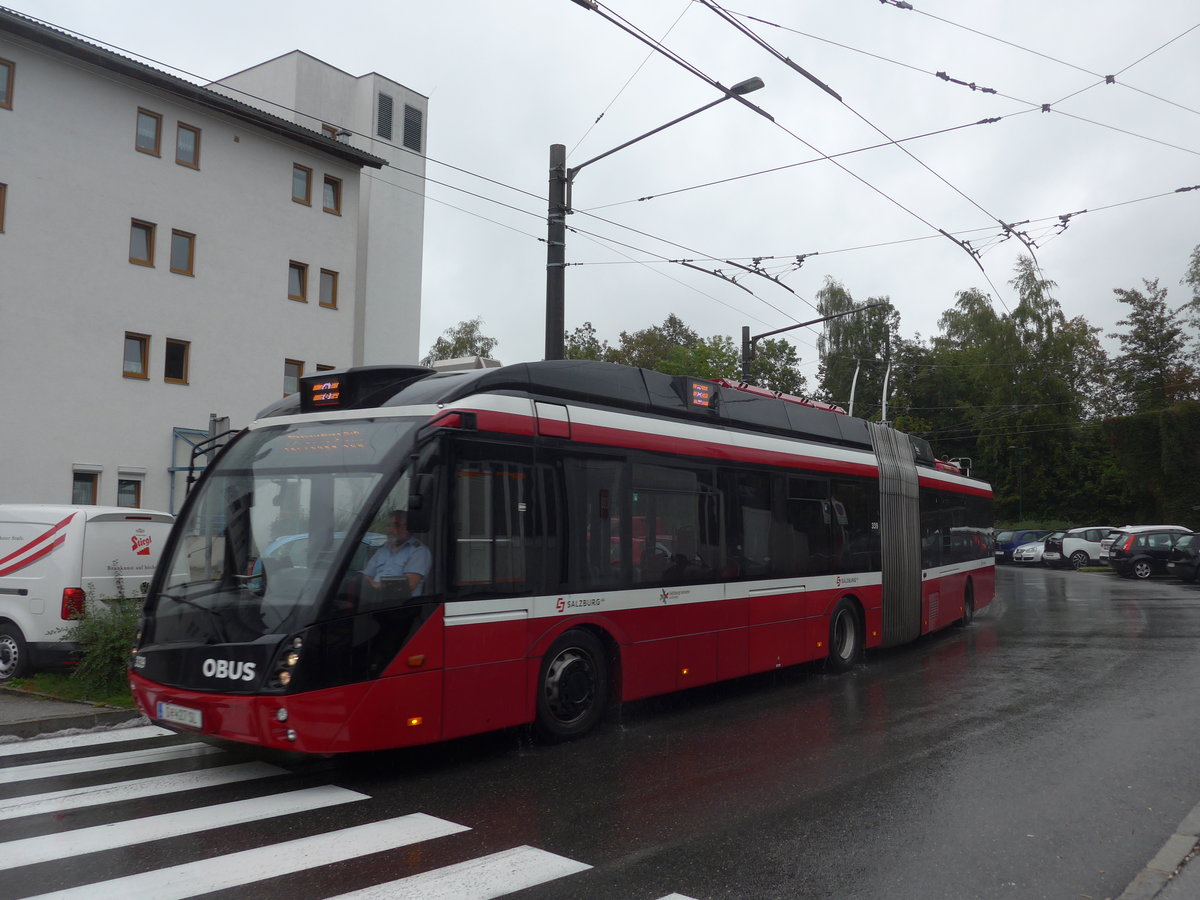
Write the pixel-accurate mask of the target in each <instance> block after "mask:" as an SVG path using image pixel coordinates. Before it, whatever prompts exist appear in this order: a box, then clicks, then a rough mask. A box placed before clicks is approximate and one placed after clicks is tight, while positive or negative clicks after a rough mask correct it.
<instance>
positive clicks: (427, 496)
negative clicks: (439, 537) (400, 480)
mask: <svg viewBox="0 0 1200 900" xmlns="http://www.w3.org/2000/svg"><path fill="white" fill-rule="evenodd" d="M433 494H434V484H433V476H432V475H429V474H425V475H418V476H416V478H414V479H413V483H412V487H411V488H410V489H409V492H408V530H409V531H414V532H418V533H421V532H426V531H428V530H429V528H430V526H431V525H432V524H433Z"/></svg>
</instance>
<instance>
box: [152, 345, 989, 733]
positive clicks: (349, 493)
mask: <svg viewBox="0 0 1200 900" xmlns="http://www.w3.org/2000/svg"><path fill="white" fill-rule="evenodd" d="M397 511H404V512H405V513H406V514H407V530H408V531H409V532H410V533H411V534H412V539H415V541H416V542H417V545H419V546H420V547H423V548H424V550H423V551H421V552H419V553H417V554H415V555H417V556H423V557H424V566H423V568H425V569H426V571H424V572H420V573H418V572H408V571H405V572H402V573H393V574H392V575H391V576H389V577H381V578H374V577H368V576H369V575H370V573H371V572H372V567H371V562H372V559H373V558H374V557H375V555H376V554H377V553H380V548H381V547H383V546H384V544H385V543H387V542H388V541H389V537H388V535H389V527H390V528H391V529H392V530H393V531H395V530H397V524H396V522H395V519H396V516H395V513H396V512H397ZM990 526H991V491H990V488H989V486H988V485H987V484H986V483H984V482H982V481H978V480H975V479H973V478H971V477H970V475H969V471H968V470H967V467H965V466H959V465H953V464H947V463H942V462H938V461H935V460H934V458H933V455H932V453H931V452H930V449H929V445H928V444H927V443H926V442H925V441H923V440H919V439H916V438H911V437H909V436H908V435H905V434H902V433H900V432H897V431H895V430H893V429H891V428H889V427H886V426H883V425H878V424H872V423H869V422H865V421H863V420H861V419H855V418H852V417H850V416H847V415H845V414H843V413H842V412H841V411H840V410H837V409H835V408H833V407H822V406H821V405H820V404H814V403H807V402H805V401H802V400H799V399H798V398H795V397H788V396H786V395H784V396H779V395H776V394H774V393H772V392H769V391H765V390H762V389H759V388H752V387H748V386H746V385H737V384H733V383H729V382H723V381H718V382H713V381H706V380H702V379H697V378H686V377H672V376H668V375H662V374H659V373H657V372H652V371H648V370H645V369H635V368H627V367H624V366H615V365H610V364H607V363H597V362H578V361H569V360H559V361H549V362H535V363H527V364H520V365H511V366H505V367H501V368H495V369H478V370H473V371H465V372H438V373H435V372H433V371H431V370H429V369H425V368H420V367H415V366H403V367H379V366H376V367H365V368H358V369H349V370H346V371H344V372H339V373H329V372H325V373H321V374H320V375H318V376H314V377H306V378H303V379H301V390H300V392H299V393H298V394H294V395H292V396H291V397H288V398H285V399H284V400H283V401H280V402H279V403H276V404H275V405H274V406H272V407H270V408H268V409H266V410H264V411H263V412H262V413H261V414H260V417H259V419H258V420H257V421H256V422H254V424H252V425H250V426H249V427H248V428H246V429H245V430H243V431H241V432H240V433H238V434H237V435H236V436H234V437H233V438H232V439H230V440H229V441H228V442H227V443H226V444H225V446H224V447H223V448H221V450H220V452H219V453H218V454H217V456H216V458H215V459H214V460H213V461H212V462H211V463H210V464H209V465H208V467H207V468H206V470H205V471H204V473H203V475H202V477H201V478H200V480H199V482H198V483H197V485H196V487H195V489H194V490H193V491H192V492H191V494H190V495H189V497H188V499H187V502H186V504H185V506H184V508H183V510H182V512H181V515H180V517H179V519H178V521H177V522H176V525H175V527H174V529H173V530H172V533H171V538H170V541H169V544H168V546H167V548H166V550H165V553H164V557H163V560H162V562H161V563H160V565H159V567H158V570H157V572H156V573H155V578H154V581H153V583H152V585H151V590H150V594H149V596H148V598H147V601H146V606H145V614H144V617H143V622H142V628H141V632H140V634H139V637H138V641H137V646H136V648H135V650H134V654H133V658H132V665H131V669H130V679H131V683H132V688H133V692H134V695H135V697H136V698H137V702H138V704H139V706H140V707H141V709H142V711H143V712H145V713H146V715H147V716H149V717H150V718H151V719H152V720H153V721H155V722H157V723H158V724H161V725H165V726H167V727H169V728H173V729H176V730H179V731H187V732H194V733H198V734H201V735H205V736H211V737H216V738H222V739H228V740H233V741H242V742H246V743H250V744H257V745H262V746H266V747H272V748H278V749H288V750H295V751H299V752H305V753H317V754H331V753H342V752H353V751H362V750H373V749H380V748H388V747H402V746H409V745H415V744H424V743H430V742H434V741H441V740H446V739H449V738H455V737H460V736H463V735H469V734H476V733H479V732H484V731H489V730H492V729H500V728H506V727H510V726H515V725H525V724H530V723H531V724H532V725H533V727H534V728H535V730H536V731H537V732H539V733H540V734H541V735H542V736H544V737H546V738H548V739H552V740H553V739H566V738H572V737H576V736H578V735H582V734H583V733H585V732H587V731H588V730H589V729H591V728H592V727H593V726H594V725H595V724H596V723H597V721H598V720H599V719H600V718H601V717H602V716H603V714H604V711H605V708H606V707H607V706H609V705H610V704H612V703H615V702H619V701H626V700H633V699H636V698H641V697H648V696H651V695H655V694H663V693H666V692H669V691H675V690H679V689H682V688H688V687H692V686H695V685H702V684H707V683H711V682H715V681H719V680H722V679H727V678H737V677H739V676H744V675H747V674H750V673H753V672H762V671H764V670H768V669H774V668H778V667H782V666H791V665H795V664H797V663H803V662H808V661H814V660H827V661H828V663H829V665H830V666H831V667H832V668H834V669H847V668H850V667H851V666H853V665H854V664H855V662H856V661H857V660H858V659H859V658H860V657H861V655H862V651H863V650H864V649H865V648H874V647H886V646H891V645H896V644H900V643H903V642H906V641H911V640H914V639H916V638H917V637H919V636H920V635H923V634H926V633H928V632H931V631H935V630H937V629H940V628H943V627H945V626H948V625H951V624H955V623H958V624H963V625H965V624H968V623H970V621H971V618H972V616H973V615H974V614H975V612H977V611H978V610H979V609H981V608H983V607H985V606H987V605H988V604H989V603H990V602H991V601H992V598H993V596H994V592H995V568H994V559H993V555H992V549H991V545H990V540H991V536H990V535H991V532H990ZM401 537H403V535H401ZM399 540H400V539H399V538H397V544H393V545H391V546H400V544H399ZM413 546H416V545H413ZM364 570H366V573H364Z"/></svg>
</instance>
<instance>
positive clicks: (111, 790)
mask: <svg viewBox="0 0 1200 900" xmlns="http://www.w3.org/2000/svg"><path fill="white" fill-rule="evenodd" d="M286 774H287V769H281V768H279V767H278V766H273V765H270V764H269V763H264V762H248V763H238V764H236V765H232V766H221V767H220V768H217V769H204V770H202V771H199V772H180V773H178V774H175V775H155V776H153V777H151V778H137V779H134V780H133V781H118V782H116V783H114V784H103V785H98V786H96V787H86V788H73V789H69V790H64V791H49V792H47V793H44V794H33V795H31V796H28V797H14V798H12V799H11V800H0V822H2V821H5V820H6V819H17V818H20V817H21V816H35V815H40V814H42V813H59V812H67V811H68V810H77V809H84V808H85V807H88V806H100V805H101V804H105V803H120V802H121V801H123V800H139V799H142V798H145V797H161V796H164V795H166V794H174V793H178V792H179V791H194V790H198V789H200V788H206V787H218V786H220V785H223V784H235V783H237V782H239V781H252V780H254V779H256V778H271V777H273V776H278V775H286Z"/></svg>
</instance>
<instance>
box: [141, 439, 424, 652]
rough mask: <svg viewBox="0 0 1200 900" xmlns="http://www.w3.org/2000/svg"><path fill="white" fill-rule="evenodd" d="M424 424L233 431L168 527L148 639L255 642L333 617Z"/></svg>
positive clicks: (378, 535) (377, 536) (403, 480)
mask: <svg viewBox="0 0 1200 900" xmlns="http://www.w3.org/2000/svg"><path fill="white" fill-rule="evenodd" d="M423 421H424V420H423V419H412V418H403V419H402V418H394V419H379V420H356V421H352V422H337V423H328V422H324V423H322V422H303V423H288V424H279V425H271V426H268V427H265V428H260V429H255V430H253V431H248V432H243V433H242V434H241V435H239V436H238V437H237V438H236V439H235V442H234V443H232V444H231V445H230V446H229V447H228V448H227V450H226V452H225V453H224V454H223V455H222V456H221V457H220V458H219V459H218V460H217V461H216V462H215V463H214V464H213V465H212V466H210V469H209V471H207V472H206V473H205V477H204V479H202V481H201V482H200V484H199V486H198V487H197V489H196V491H195V492H194V493H195V496H193V497H192V498H190V500H191V502H190V504H189V506H188V509H187V511H186V513H185V515H184V516H183V517H182V518H181V519H180V521H179V522H178V523H177V524H176V526H175V528H176V534H175V540H174V546H173V552H172V554H171V555H170V556H169V557H167V558H165V559H164V560H163V562H162V571H161V572H160V577H159V578H158V579H157V582H156V584H157V587H158V590H157V591H156V592H155V593H154V594H152V595H151V597H150V601H149V604H148V607H147V612H148V617H147V619H148V621H147V628H148V629H149V633H148V634H147V635H146V637H147V639H148V640H149V641H152V642H153V643H156V644H164V643H189V644H196V643H199V644H218V643H219V644H228V643H244V642H252V641H256V640H258V639H259V638H262V637H263V636H265V635H272V634H274V635H278V634H288V633H291V632H293V631H296V630H298V629H300V628H303V627H306V626H308V625H310V624H312V623H313V622H314V621H317V620H318V619H319V618H321V617H323V616H331V615H336V614H337V613H338V611H337V605H336V604H335V603H333V602H332V600H333V598H332V594H333V593H336V592H331V591H330V585H331V584H332V582H333V579H335V578H338V577H341V575H340V573H343V572H346V573H348V574H347V578H349V573H357V572H359V571H361V570H362V568H363V567H364V566H365V565H366V562H367V560H368V559H369V558H370V556H371V554H372V553H373V552H374V549H375V548H376V547H378V546H381V545H382V544H383V543H384V540H385V535H384V531H385V529H386V518H387V512H388V510H389V509H391V508H392V507H393V506H394V505H395V504H396V503H397V502H399V501H397V498H398V497H405V498H406V497H407V493H408V491H407V486H408V484H409V481H410V473H409V472H408V471H407V470H406V469H405V467H404V463H405V462H406V461H407V460H406V454H407V453H408V452H410V451H411V448H412V438H413V435H414V434H415V432H416V429H417V427H418V426H419V424H420V423H421V422H423ZM381 507H387V509H383V510H382V511H381ZM327 598H328V599H327Z"/></svg>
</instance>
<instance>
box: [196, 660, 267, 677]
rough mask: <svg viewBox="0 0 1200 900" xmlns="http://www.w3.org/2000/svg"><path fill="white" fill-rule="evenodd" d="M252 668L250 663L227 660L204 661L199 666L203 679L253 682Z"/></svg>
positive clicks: (253, 665) (252, 665) (252, 664)
mask: <svg viewBox="0 0 1200 900" xmlns="http://www.w3.org/2000/svg"><path fill="white" fill-rule="evenodd" d="M254 667H255V664H254V663H252V662H241V661H240V660H238V661H235V660H228V659H206V660H205V661H204V664H203V665H202V666H201V670H202V671H203V672H204V677H205V678H229V679H232V680H233V681H238V680H241V681H253V680H254Z"/></svg>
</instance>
